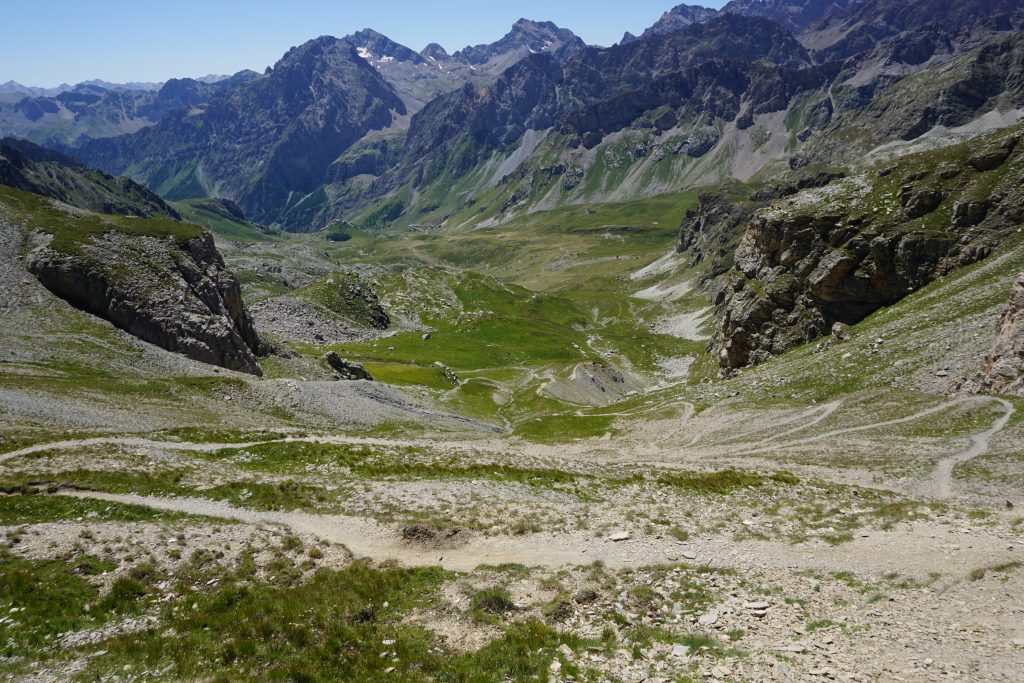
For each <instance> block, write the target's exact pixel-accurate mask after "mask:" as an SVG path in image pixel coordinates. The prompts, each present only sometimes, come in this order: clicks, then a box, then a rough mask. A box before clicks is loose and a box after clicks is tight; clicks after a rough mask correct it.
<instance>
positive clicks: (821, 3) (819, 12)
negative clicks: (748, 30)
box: [722, 0, 865, 33]
mask: <svg viewBox="0 0 1024 683" xmlns="http://www.w3.org/2000/svg"><path fill="white" fill-rule="evenodd" d="M861 2H865V0H731V2H729V3H726V5H725V6H724V7H722V11H723V12H732V13H733V14H743V15H745V16H748V17H762V18H764V19H771V20H772V21H774V22H775V23H777V24H780V25H782V26H784V27H785V28H786V29H788V30H789V31H792V32H793V33H799V32H800V31H802V30H803V29H805V28H807V26H808V25H810V24H812V23H814V22H816V21H819V20H821V19H823V18H825V17H828V16H831V15H833V14H836V13H838V12H840V11H842V10H844V9H847V8H849V7H853V6H856V5H857V4H859V3H861Z"/></svg>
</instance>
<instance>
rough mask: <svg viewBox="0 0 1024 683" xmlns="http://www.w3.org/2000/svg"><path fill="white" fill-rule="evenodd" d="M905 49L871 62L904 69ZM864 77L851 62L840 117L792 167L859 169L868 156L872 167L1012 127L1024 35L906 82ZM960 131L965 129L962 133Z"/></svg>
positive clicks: (835, 90)
mask: <svg viewBox="0 0 1024 683" xmlns="http://www.w3.org/2000/svg"><path fill="white" fill-rule="evenodd" d="M900 48H901V46H900V44H898V43H897V44H890V45H888V46H886V47H885V48H881V49H877V50H876V51H875V52H874V53H873V54H871V55H868V56H867V57H866V60H865V61H867V62H868V63H878V62H879V61H884V62H886V63H887V64H889V65H894V64H895V65H898V64H899V54H900ZM879 56H881V57H882V59H879ZM904 66H907V65H904ZM863 72H864V65H863V63H862V62H859V61H858V60H850V61H848V62H847V68H844V70H843V72H841V73H840V75H839V76H838V78H837V79H836V83H835V85H834V86H833V87H832V88H831V89H830V102H831V103H832V105H833V107H834V108H835V109H836V110H837V112H839V114H840V115H839V116H837V117H836V119H835V121H834V122H833V123H832V124H831V125H829V126H827V127H825V128H824V129H823V130H821V131H820V134H819V135H816V136H815V137H814V138H812V139H811V140H810V141H809V142H808V144H807V146H806V147H805V148H804V149H803V150H801V151H800V153H799V154H798V155H796V156H795V157H794V158H793V159H792V160H791V165H793V166H796V167H803V166H808V165H823V166H827V165H834V164H846V163H856V162H857V160H859V159H862V158H864V157H867V158H868V161H869V163H870V162H871V160H872V159H877V158H880V157H881V158H884V157H885V156H887V155H891V154H896V153H899V152H900V151H901V150H903V149H904V148H906V147H907V146H908V144H909V143H912V142H914V141H916V143H915V144H917V145H921V146H935V145H941V144H947V143H948V142H950V141H955V137H954V138H953V140H950V136H951V135H952V136H955V135H960V136H963V135H970V134H972V133H976V132H978V131H983V130H984V129H985V127H998V126H1000V125H1006V124H1007V123H1012V122H1013V121H1014V120H1016V118H1018V117H1019V116H1020V115H1021V113H1022V110H1024V33H1020V32H1016V33H1007V34H1005V35H1004V36H1003V37H999V38H996V39H994V40H992V41H991V42H989V43H988V44H986V45H984V46H982V47H980V48H976V49H974V50H972V51H970V52H968V53H966V54H963V55H961V56H958V57H955V58H953V59H950V60H949V61H945V62H943V61H941V60H940V61H939V62H938V63H936V64H935V65H934V66H930V67H928V68H926V69H924V70H921V71H919V72H917V73H914V74H911V75H909V76H906V77H905V78H900V77H898V76H895V75H885V74H883V75H881V76H880V77H879V79H878V80H876V81H874V82H865V80H864V79H863V77H862V74H863ZM986 115H988V116H987V117H986ZM982 117H985V118H982ZM959 127H965V130H963V131H960V132H959V133H956V132H955V131H957V130H958V129H959ZM950 130H952V131H954V132H952V133H951V132H950Z"/></svg>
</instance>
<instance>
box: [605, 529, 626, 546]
mask: <svg viewBox="0 0 1024 683" xmlns="http://www.w3.org/2000/svg"><path fill="white" fill-rule="evenodd" d="M629 539H630V535H629V532H628V531H616V532H615V533H614V534H612V535H611V536H609V537H608V540H610V541H614V542H615V543H620V542H622V541H628V540H629Z"/></svg>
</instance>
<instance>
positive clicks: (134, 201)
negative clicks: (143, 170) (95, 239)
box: [0, 138, 180, 220]
mask: <svg viewBox="0 0 1024 683" xmlns="http://www.w3.org/2000/svg"><path fill="white" fill-rule="evenodd" d="M0 185H6V186H8V187H13V188H15V189H18V190H24V191H25V192H32V193H34V194H38V195H42V196H44V197H50V198H52V199H57V200H60V201H62V202H64V203H65V204H70V205H72V206H77V207H79V208H82V209H87V210H89V211H95V212H97V213H107V214H118V215H130V216H139V217H143V218H170V219H173V220H178V219H179V218H180V216H179V215H178V212H177V211H175V210H174V209H172V208H171V207H170V206H168V205H167V204H166V203H165V202H164V200H162V199H161V198H160V197H158V196H157V195H156V194H154V193H153V192H151V191H150V190H149V189H147V188H146V187H143V186H142V185H139V184H138V183H136V182H133V181H131V180H129V179H127V178H119V177H114V176H111V175H108V174H106V173H103V172H102V171H97V170H94V169H90V168H86V167H85V166H83V165H82V164H81V163H80V162H78V161H76V160H75V159H72V158H70V157H67V156H65V155H63V154H61V153H60V152H53V151H51V150H48V149H44V148H42V147H38V146H36V145H34V144H32V143H31V142H28V141H26V140H16V139H12V138H5V139H3V140H0Z"/></svg>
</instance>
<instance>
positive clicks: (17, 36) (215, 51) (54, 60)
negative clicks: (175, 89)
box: [0, 0, 725, 87]
mask: <svg viewBox="0 0 1024 683" xmlns="http://www.w3.org/2000/svg"><path fill="white" fill-rule="evenodd" d="M680 1H681V0H472V1H467V0H454V1H451V0H440V1H437V0H435V1H433V2H431V1H430V0H362V1H361V2H351V1H345V0H334V1H331V0H276V1H273V2H272V1H268V0H171V1H161V0H156V1H155V2H154V1H153V0H132V1H127V0H8V1H5V2H3V5H4V6H3V7H2V8H0V16H2V17H3V25H4V31H3V36H4V37H3V40H2V41H0V83H3V82H6V81H8V80H14V81H18V82H20V83H23V84H25V85H36V86H46V87H51V86H55V85H58V84H59V83H61V82H67V83H77V82H80V81H83V80H88V79H91V78H101V79H104V80H108V81H116V82H125V81H163V80H166V79H168V78H172V77H179V76H203V75H206V74H208V73H234V72H236V71H238V70H240V69H245V68H248V69H255V70H257V71H262V70H263V69H264V68H265V67H266V66H268V65H270V64H273V63H274V62H275V61H277V59H278V58H279V57H280V56H281V55H282V54H284V52H285V51H286V50H287V49H288V48H289V47H291V46H293V45H298V44H300V43H303V42H305V41H306V40H309V39H310V38H315V37H316V36H320V35H325V34H326V35H333V36H339V37H340V36H344V35H346V34H348V33H351V32H353V31H357V30H359V29H361V28H367V27H369V28H374V29H377V30H378V31H380V32H381V33H384V34H385V35H387V36H389V37H390V38H392V39H393V40H396V41H398V42H399V43H402V44H404V45H408V46H409V47H411V48H413V49H416V50H420V49H422V48H423V47H424V46H425V45H426V44H427V43H430V42H437V43H440V44H442V45H444V46H445V48H447V49H448V50H449V51H454V50H457V49H460V48H462V47H465V46H466V45H468V44H476V43H484V42H492V41H494V40H497V39H498V38H500V37H501V36H502V35H504V34H505V33H506V32H507V31H508V28H509V27H510V26H511V25H512V23H513V22H514V21H515V20H516V19H518V18H520V17H525V18H527V19H536V20H547V21H553V22H555V23H556V24H558V25H559V26H563V27H565V28H569V29H572V30H573V31H575V32H576V33H577V34H579V35H580V36H581V37H582V38H583V39H584V40H586V41H587V42H588V43H594V44H601V45H610V44H612V43H614V42H616V41H618V40H619V38H621V37H622V34H623V32H624V31H632V32H633V33H639V32H640V31H642V30H643V29H644V28H645V27H647V26H649V25H651V24H652V23H654V22H655V21H656V20H657V18H658V17H659V16H660V15H661V13H662V12H664V11H665V10H667V9H670V8H671V7H672V6H673V5H675V4H678V2H680ZM724 3H725V0H707V2H704V3H701V2H700V0H690V3H689V4H705V5H706V6H710V7H721V6H722V5H723V4H724Z"/></svg>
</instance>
